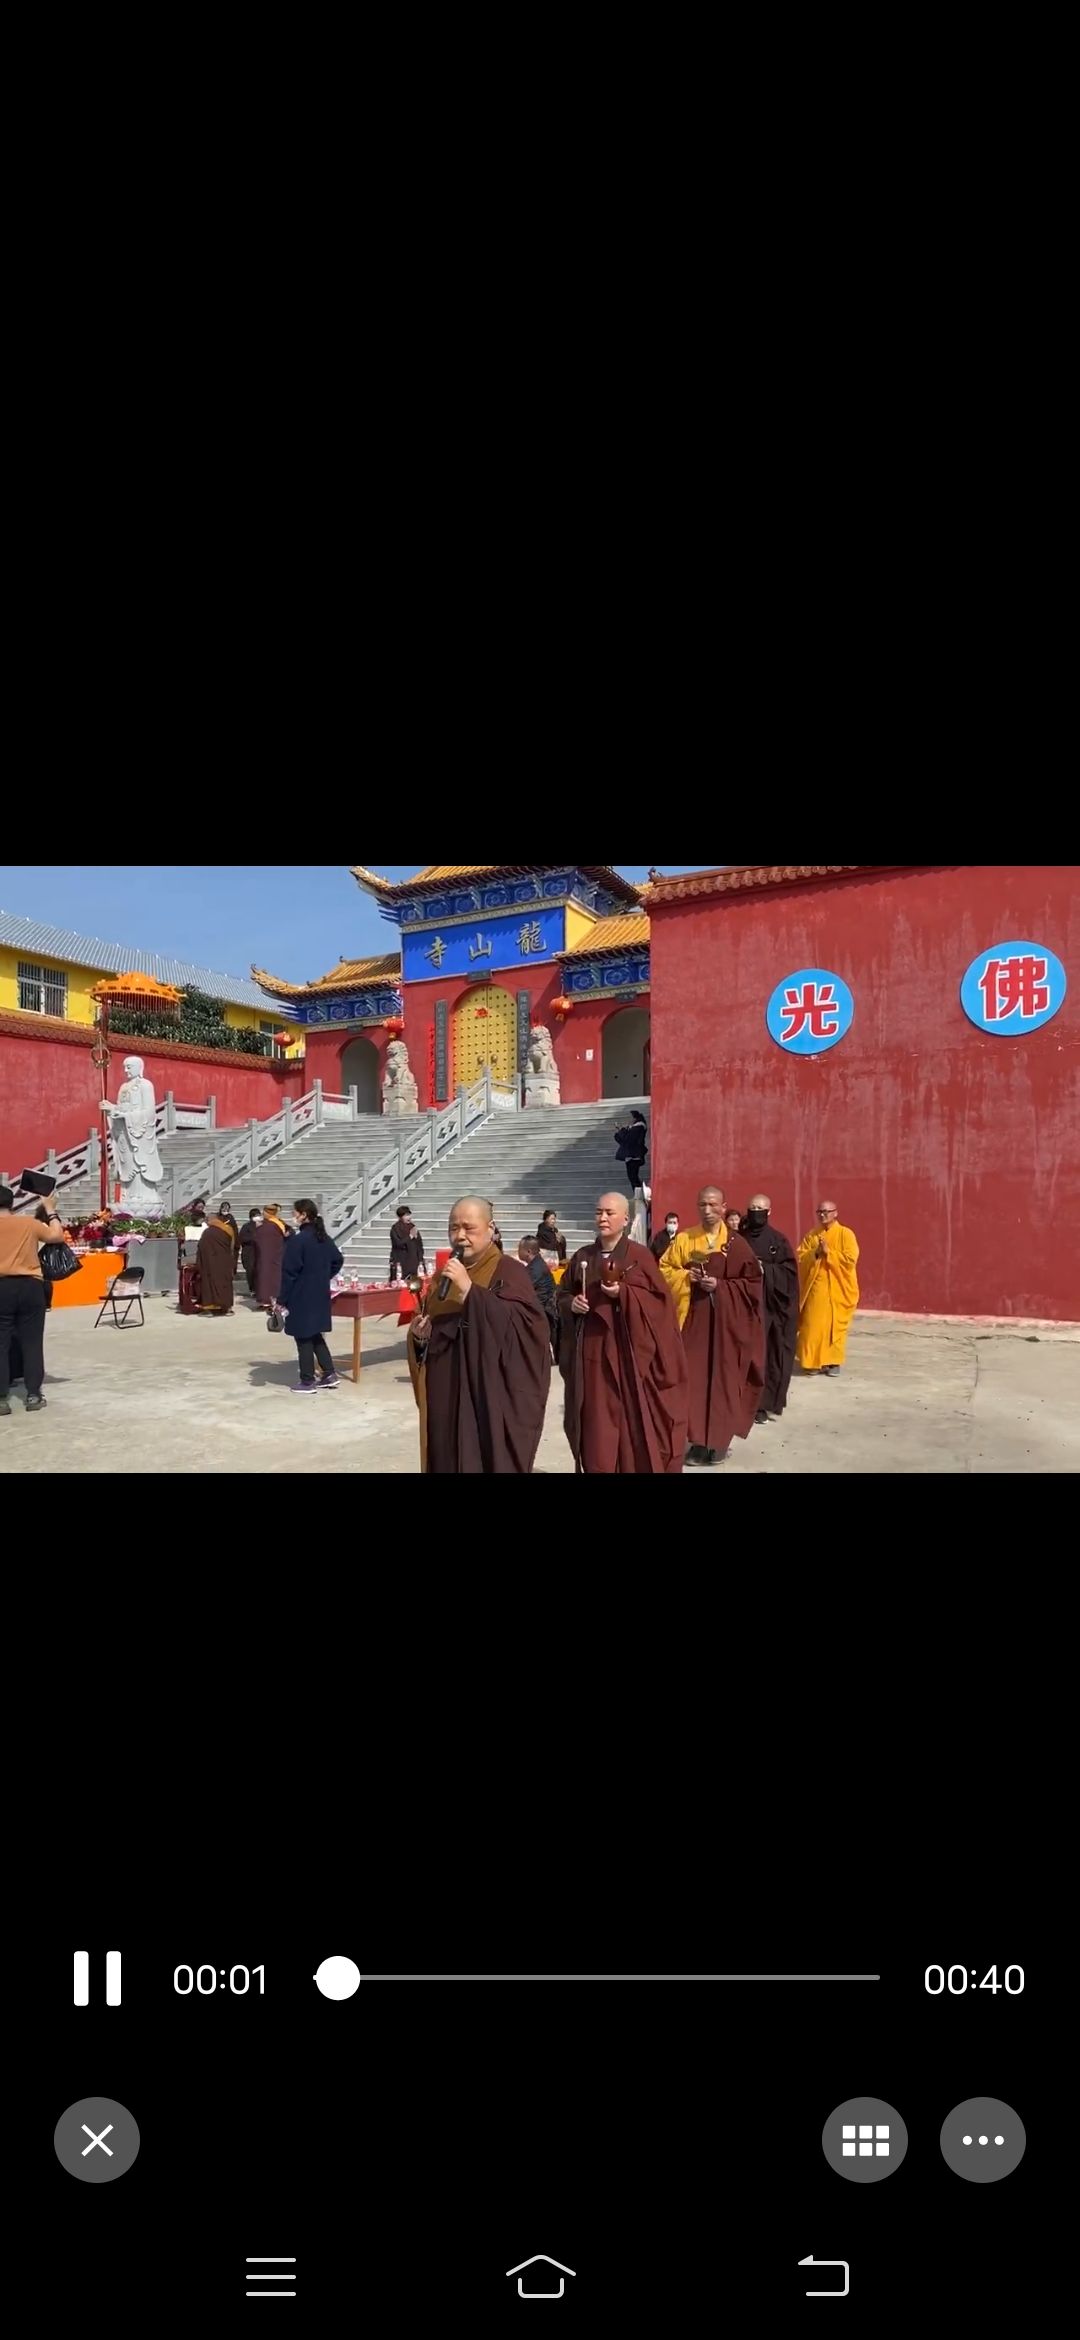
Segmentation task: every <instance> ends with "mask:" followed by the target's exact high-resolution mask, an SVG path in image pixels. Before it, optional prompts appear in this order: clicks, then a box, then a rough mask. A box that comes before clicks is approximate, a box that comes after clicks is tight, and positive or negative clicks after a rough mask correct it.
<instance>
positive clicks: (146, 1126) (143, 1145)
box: [101, 1056, 165, 1219]
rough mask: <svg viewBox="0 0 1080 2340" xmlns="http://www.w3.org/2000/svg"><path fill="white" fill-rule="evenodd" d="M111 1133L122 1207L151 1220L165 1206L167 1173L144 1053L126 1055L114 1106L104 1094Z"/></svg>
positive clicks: (103, 1105) (103, 1100)
mask: <svg viewBox="0 0 1080 2340" xmlns="http://www.w3.org/2000/svg"><path fill="white" fill-rule="evenodd" d="M101 1110H102V1112H103V1113H104V1114H105V1115H106V1116H107V1120H108V1129H109V1132H110V1134H111V1136H112V1144H113V1160H114V1163H115V1165H116V1175H117V1177H118V1178H119V1180H120V1209H121V1210H122V1211H130V1212H131V1213H132V1215H133V1216H134V1217H137V1218H140V1219H152V1218H155V1217H157V1216H158V1215H159V1214H160V1212H161V1210H162V1208H163V1205H162V1200H161V1188H162V1185H163V1184H164V1179H165V1172H164V1170H163V1168H162V1163H161V1156H160V1154H159V1153H158V1144H157V1131H156V1128H155V1116H156V1113H157V1098H156V1096H155V1095H154V1084H153V1082H152V1081H148V1080H144V1078H143V1060H142V1057H141V1056H125V1058H124V1079H123V1082H122V1084H121V1089H120V1094H119V1096H118V1098H117V1100H116V1103H115V1105H110V1103H109V1101H108V1098H107V1097H103V1098H102V1102H101Z"/></svg>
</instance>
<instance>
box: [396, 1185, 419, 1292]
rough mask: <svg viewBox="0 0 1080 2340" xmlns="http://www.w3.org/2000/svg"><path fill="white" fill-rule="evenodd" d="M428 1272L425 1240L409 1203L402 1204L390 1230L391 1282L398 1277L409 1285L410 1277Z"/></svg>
mask: <svg viewBox="0 0 1080 2340" xmlns="http://www.w3.org/2000/svg"><path fill="white" fill-rule="evenodd" d="M426 1272H427V1262H426V1260H425V1258H424V1238H423V1236H422V1235H421V1233H420V1229H419V1227H418V1226H417V1224H416V1221H415V1219H414V1218H413V1215H412V1212H411V1210H410V1209H409V1205H408V1203H402V1204H400V1206H399V1209H398V1214H397V1217H396V1219H395V1221H394V1224H393V1226H392V1227H391V1229H390V1281H391V1283H393V1282H394V1279H395V1276H397V1278H398V1279H399V1280H400V1281H401V1283H403V1284H407V1283H408V1281H409V1278H410V1276H422V1275H424V1274H426Z"/></svg>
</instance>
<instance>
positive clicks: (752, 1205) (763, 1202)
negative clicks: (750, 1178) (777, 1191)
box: [747, 1194, 772, 1218]
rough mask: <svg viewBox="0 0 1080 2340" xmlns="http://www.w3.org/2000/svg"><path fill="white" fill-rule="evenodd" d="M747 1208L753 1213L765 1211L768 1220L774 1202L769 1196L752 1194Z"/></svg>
mask: <svg viewBox="0 0 1080 2340" xmlns="http://www.w3.org/2000/svg"><path fill="white" fill-rule="evenodd" d="M747 1208H748V1209H749V1210H751V1211H764V1213H765V1216H766V1218H767V1217H768V1215H769V1212H770V1211H771V1209H772V1202H771V1200H770V1197H769V1196H768V1195H767V1194H752V1195H751V1197H750V1201H749V1204H748V1205H747Z"/></svg>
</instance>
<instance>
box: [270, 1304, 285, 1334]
mask: <svg viewBox="0 0 1080 2340" xmlns="http://www.w3.org/2000/svg"><path fill="white" fill-rule="evenodd" d="M266 1329H267V1332H284V1330H285V1319H284V1317H283V1315H282V1313H281V1310H280V1308H271V1309H270V1310H269V1311H268V1313H267V1318H266Z"/></svg>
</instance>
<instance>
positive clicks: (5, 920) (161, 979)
mask: <svg viewBox="0 0 1080 2340" xmlns="http://www.w3.org/2000/svg"><path fill="white" fill-rule="evenodd" d="M128 974H140V975H152V976H153V977H154V980H155V981H156V982H158V983H169V984H172V985H173V986H174V987H175V988H176V990H178V991H182V990H183V989H185V987H187V986H188V985H191V986H193V987H194V988H195V989H196V990H198V991H202V992H205V993H206V995H207V997H208V998H209V999H213V1000H216V1001H217V1003H218V1005H219V1007H220V1009H221V1015H222V1020H223V1022H224V1023H226V1024H231V1025H232V1026H233V1027H234V1028H235V1029H236V1030H238V1031H256V1032H262V1033H264V1034H265V1035H266V1036H267V1038H270V1037H272V1035H273V1034H274V1033H275V1032H279V1031H281V1030H282V1029H283V1028H284V1026H285V1025H286V1024H288V1023H291V1022H292V1021H293V1020H294V1013H295V1011H294V1010H292V1009H291V1008H289V1007H284V1006H282V1004H281V1002H280V1001H279V1000H275V999H273V998H271V996H270V995H269V993H268V992H265V991H263V989H262V988H261V986H260V985H259V984H257V983H252V982H251V980H250V978H248V977H245V976H242V975H223V974H222V973H221V971H220V969H218V968H213V967H200V966H196V965H195V964H194V963H193V962H191V961H189V960H187V959H173V958H169V957H167V956H166V955H165V954H164V953H162V952H160V951H137V950H129V949H128V948H127V946H126V944H122V943H107V942H99V941H97V940H95V939H93V938H92V937H90V936H88V935H80V934H72V933H70V932H69V931H68V929H67V928H65V927H61V926H45V925H44V924H43V923H42V922H41V920H40V919H36V918H20V917H15V916H13V915H11V914H10V913H9V912H8V911H6V910H0V1011H2V1010H5V1009H6V1010H8V1011H15V1012H17V1013H21V1014H23V1015H31V1016H33V1015H37V1016H58V1017H60V1018H61V1019H62V1021H63V1022H65V1023H69V1024H93V1023H95V1022H96V1020H97V1019H96V1015H95V1007H94V998H93V992H94V987H95V985H96V984H99V983H100V982H101V981H102V979H103V978H104V977H107V976H109V975H128ZM303 1047H304V1040H303V1033H302V1032H300V1031H298V1032H297V1037H296V1040H295V1041H294V1042H293V1043H292V1044H291V1045H290V1046H289V1047H288V1048H286V1049H285V1050H283V1051H282V1053H283V1054H285V1055H286V1056H290V1057H294V1056H300V1055H302V1054H303Z"/></svg>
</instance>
